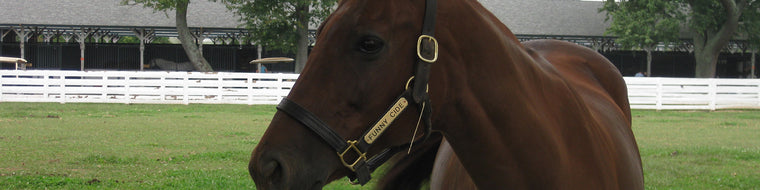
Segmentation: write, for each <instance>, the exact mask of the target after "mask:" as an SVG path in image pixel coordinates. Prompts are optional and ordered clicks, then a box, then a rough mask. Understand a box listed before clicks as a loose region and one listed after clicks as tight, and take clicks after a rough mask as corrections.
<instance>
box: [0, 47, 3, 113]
mask: <svg viewBox="0 0 760 190" xmlns="http://www.w3.org/2000/svg"><path fill="white" fill-rule="evenodd" d="M0 33H2V32H0ZM0 38H2V36H0ZM1 40H2V39H0V41H1ZM0 49H2V48H0ZM0 102H3V74H2V71H0Z"/></svg>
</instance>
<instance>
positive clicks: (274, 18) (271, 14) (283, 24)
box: [222, 0, 337, 52]
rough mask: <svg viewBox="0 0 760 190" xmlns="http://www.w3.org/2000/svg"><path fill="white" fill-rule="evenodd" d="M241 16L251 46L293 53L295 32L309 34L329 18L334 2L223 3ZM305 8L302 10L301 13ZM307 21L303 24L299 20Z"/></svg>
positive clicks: (232, 0) (241, 0)
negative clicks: (309, 29) (314, 27)
mask: <svg viewBox="0 0 760 190" xmlns="http://www.w3.org/2000/svg"><path fill="white" fill-rule="evenodd" d="M222 1H223V2H225V4H226V5H227V7H228V8H229V9H230V10H233V11H235V12H236V13H237V14H238V15H240V21H241V22H243V23H245V26H246V28H248V29H249V31H250V32H251V40H253V41H254V43H257V44H261V45H264V46H266V47H269V48H274V49H280V50H284V51H286V52H294V51H296V49H297V47H296V42H297V41H298V38H299V37H300V35H299V34H298V33H297V31H298V28H304V29H307V30H308V27H309V24H314V25H318V24H319V22H321V21H322V20H324V19H325V18H326V17H327V15H329V14H330V13H331V12H332V10H333V6H334V5H335V3H336V2H337V0H278V1H272V0H222ZM304 8H305V9H304ZM299 16H301V17H303V18H306V19H307V20H306V23H303V22H302V21H303V20H299Z"/></svg>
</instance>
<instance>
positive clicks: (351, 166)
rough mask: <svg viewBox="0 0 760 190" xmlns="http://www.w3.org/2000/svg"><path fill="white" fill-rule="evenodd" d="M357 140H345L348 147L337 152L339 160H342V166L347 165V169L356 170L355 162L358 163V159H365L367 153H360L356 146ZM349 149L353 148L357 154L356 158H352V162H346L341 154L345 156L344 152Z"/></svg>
mask: <svg viewBox="0 0 760 190" xmlns="http://www.w3.org/2000/svg"><path fill="white" fill-rule="evenodd" d="M357 142H358V141H355V140H354V141H347V143H348V148H346V150H343V152H342V153H338V157H340V162H342V163H343V165H344V166H346V167H348V169H351V171H352V172H356V169H354V166H356V164H358V163H359V161H363V160H367V153H362V151H361V150H359V147H356V143H357ZM349 150H353V151H354V152H356V154H358V155H359V158H356V160H354V162H353V163H351V164H349V163H348V162H346V160H345V159H344V158H343V156H345V155H346V153H348V152H349Z"/></svg>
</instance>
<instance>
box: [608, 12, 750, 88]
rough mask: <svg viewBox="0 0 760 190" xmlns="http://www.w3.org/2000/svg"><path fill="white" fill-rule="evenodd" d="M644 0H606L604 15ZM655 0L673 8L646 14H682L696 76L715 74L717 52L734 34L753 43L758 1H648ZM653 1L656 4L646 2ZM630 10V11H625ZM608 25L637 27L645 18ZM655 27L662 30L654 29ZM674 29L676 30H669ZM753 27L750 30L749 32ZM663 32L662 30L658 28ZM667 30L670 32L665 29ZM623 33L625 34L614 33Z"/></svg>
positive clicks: (634, 28)
mask: <svg viewBox="0 0 760 190" xmlns="http://www.w3.org/2000/svg"><path fill="white" fill-rule="evenodd" d="M639 1H644V0H622V1H620V2H616V1H614V0H606V1H605V6H604V7H605V8H603V11H607V12H608V15H615V14H618V13H616V12H620V13H626V12H628V13H632V12H635V11H636V10H637V9H641V8H649V7H646V6H645V7H640V6H626V5H627V4H637V3H641V2H639ZM649 1H656V2H657V3H660V4H662V5H668V6H669V5H673V6H675V7H674V8H667V9H662V11H666V12H664V13H662V14H649V15H645V16H648V17H661V16H663V15H683V17H679V16H676V17H677V18H679V20H680V22H681V23H687V24H686V27H687V28H688V30H689V32H690V33H691V35H692V39H693V41H694V58H695V60H696V70H695V74H696V77H700V78H710V77H715V66H716V64H717V61H718V55H720V52H721V50H722V49H723V48H724V47H726V45H728V43H729V41H730V40H731V39H733V38H734V37H739V38H742V39H748V40H750V41H754V42H757V41H758V40H756V39H758V35H760V34H758V32H757V30H756V29H757V28H758V27H760V26H759V25H760V22H758V21H757V20H758V19H760V14H758V11H760V10H758V6H760V5H758V4H760V0H649ZM649 4H656V3H649ZM628 8H630V9H634V10H628ZM614 19H615V17H614V16H613V25H615V26H611V28H616V27H618V28H626V29H627V30H640V27H641V26H642V25H645V24H646V23H642V22H641V21H642V20H643V21H646V20H649V19H641V18H640V19H638V20H630V21H629V22H634V24H621V22H617V24H616V22H615V21H614ZM658 30H665V29H664V28H663V29H658ZM672 30H674V31H675V32H678V29H672ZM753 30H754V31H753ZM661 32H665V31H661ZM669 32H670V31H669ZM616 35H620V36H623V35H625V34H616Z"/></svg>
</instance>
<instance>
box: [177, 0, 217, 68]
mask: <svg viewBox="0 0 760 190" xmlns="http://www.w3.org/2000/svg"><path fill="white" fill-rule="evenodd" d="M188 4H190V0H179V1H177V10H176V13H177V14H176V22H177V34H178V38H179V41H180V42H181V43H182V49H185V54H187V58H188V59H190V62H192V63H193V67H195V70H196V71H201V72H212V71H214V69H212V68H211V65H209V64H208V61H206V58H204V57H203V54H202V53H201V51H200V50H199V49H198V46H197V45H196V44H195V40H193V35H192V33H190V28H188V27H187V5H188Z"/></svg>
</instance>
